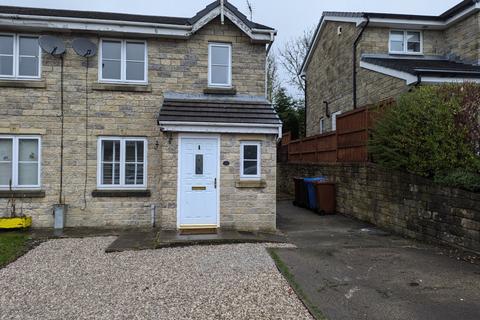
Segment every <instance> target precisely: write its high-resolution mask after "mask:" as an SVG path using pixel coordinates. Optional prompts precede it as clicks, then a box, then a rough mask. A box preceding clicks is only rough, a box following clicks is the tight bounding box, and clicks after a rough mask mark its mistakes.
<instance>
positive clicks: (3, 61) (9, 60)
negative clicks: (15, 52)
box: [0, 56, 13, 76]
mask: <svg viewBox="0 0 480 320" xmlns="http://www.w3.org/2000/svg"><path fill="white" fill-rule="evenodd" d="M0 74H2V75H7V76H13V57H9V56H0Z"/></svg>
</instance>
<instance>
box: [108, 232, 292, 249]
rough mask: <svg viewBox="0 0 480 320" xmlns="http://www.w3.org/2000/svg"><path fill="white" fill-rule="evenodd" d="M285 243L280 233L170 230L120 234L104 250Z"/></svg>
mask: <svg viewBox="0 0 480 320" xmlns="http://www.w3.org/2000/svg"><path fill="white" fill-rule="evenodd" d="M285 242H286V237H285V235H283V234H281V233H263V232H241V231H230V230H220V231H219V232H218V233H216V234H201V235H181V234H179V233H178V232H177V231H170V230H150V231H128V232H123V233H121V234H120V235H119V237H118V238H117V239H116V240H115V241H114V242H113V243H112V244H111V245H110V246H109V247H108V248H107V249H106V252H122V251H130V250H149V249H161V248H170V247H188V246H197V245H221V244H237V243H285Z"/></svg>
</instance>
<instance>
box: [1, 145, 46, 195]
mask: <svg viewBox="0 0 480 320" xmlns="http://www.w3.org/2000/svg"><path fill="white" fill-rule="evenodd" d="M40 144H41V143H40V138H39V137H29V136H0V189H4V190H5V189H10V186H11V188H12V189H14V190H16V189H38V188H40V165H41V160H40V158H41V157H40Z"/></svg>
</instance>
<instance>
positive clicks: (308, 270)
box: [275, 201, 480, 320]
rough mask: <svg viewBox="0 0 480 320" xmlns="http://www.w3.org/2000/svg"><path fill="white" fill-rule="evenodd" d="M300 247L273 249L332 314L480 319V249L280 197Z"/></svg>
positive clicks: (281, 214)
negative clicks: (418, 237) (405, 234)
mask: <svg viewBox="0 0 480 320" xmlns="http://www.w3.org/2000/svg"><path fill="white" fill-rule="evenodd" d="M278 223H279V228H280V229H281V230H282V231H284V232H285V233H286V234H287V238H288V240H289V241H290V242H291V243H293V244H295V245H297V247H298V249H275V252H276V253H277V255H278V257H279V258H280V259H281V260H282V261H283V263H284V264H286V265H287V267H288V269H289V271H290V273H291V274H293V277H294V280H293V281H295V282H296V284H297V285H298V286H299V287H300V290H301V291H302V292H303V294H304V295H305V296H306V302H307V304H310V307H316V308H318V309H319V310H321V311H322V313H323V315H324V316H325V317H326V318H327V319H331V320H335V319H378V320H384V319H389V320H395V319H402V320H403V319H421V320H430V319H431V320H442V319H445V320H451V319H462V320H468V319H472V320H478V319H480V263H478V262H479V260H476V258H477V259H478V257H476V256H469V255H468V254H467V255H464V256H463V257H462V258H469V259H467V260H468V261H463V259H462V258H461V257H459V256H457V254H458V252H456V251H455V250H451V251H450V250H448V249H445V248H440V247H435V246H430V245H426V244H421V243H418V242H414V241H410V240H406V239H403V238H400V237H397V236H393V235H390V234H388V233H386V232H383V231H381V230H378V229H376V228H373V227H372V226H371V225H368V224H364V223H361V222H358V221H356V220H353V219H350V218H347V217H343V216H319V215H317V214H314V213H311V212H310V211H307V210H304V209H300V208H296V207H294V206H293V205H291V203H290V202H288V201H281V202H279V204H278Z"/></svg>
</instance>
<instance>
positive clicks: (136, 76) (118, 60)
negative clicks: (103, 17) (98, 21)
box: [99, 39, 148, 83]
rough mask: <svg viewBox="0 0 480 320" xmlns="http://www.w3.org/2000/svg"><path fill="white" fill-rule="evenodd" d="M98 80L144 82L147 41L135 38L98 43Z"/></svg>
mask: <svg viewBox="0 0 480 320" xmlns="http://www.w3.org/2000/svg"><path fill="white" fill-rule="evenodd" d="M99 61H100V64H101V65H100V66H99V80H100V81H104V82H132V83H146V82H147V73H148V62H147V43H146V42H145V41H135V40H107V39H103V40H102V41H101V45H100V59H99Z"/></svg>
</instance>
